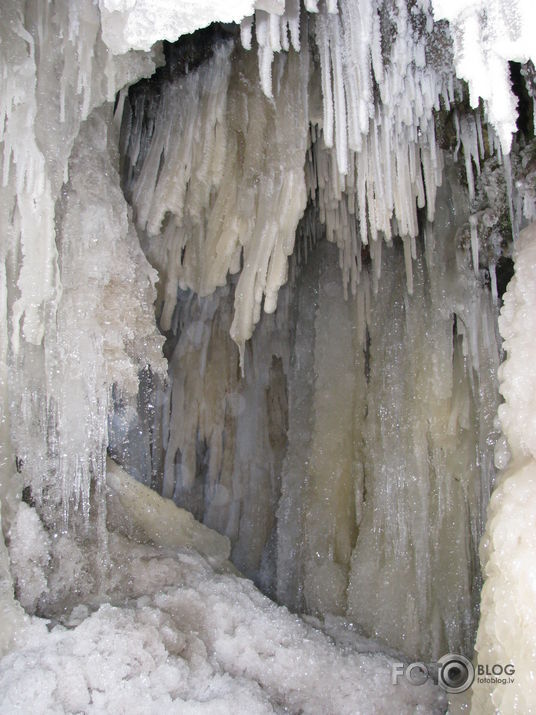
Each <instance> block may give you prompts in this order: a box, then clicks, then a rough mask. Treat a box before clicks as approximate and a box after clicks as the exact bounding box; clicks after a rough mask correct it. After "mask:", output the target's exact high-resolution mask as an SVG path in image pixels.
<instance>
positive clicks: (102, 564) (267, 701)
mask: <svg viewBox="0 0 536 715" xmlns="http://www.w3.org/2000/svg"><path fill="white" fill-rule="evenodd" d="M123 475H124V473H123ZM117 478H118V477H117V476H116V478H115V481H114V480H111V484H112V486H113V485H114V484H115V483H116V481H117ZM140 488H141V489H142V490H143V489H146V488H145V487H141V485H140ZM146 491H147V492H148V490H146ZM155 497H156V500H153V501H152V502H150V503H149V502H147V505H148V508H147V512H151V513H152V515H153V517H154V521H153V523H152V524H151V526H150V527H149V526H148V524H147V521H145V522H144V523H142V522H141V521H140V520H139V519H137V520H136V518H134V520H133V521H134V528H135V529H136V531H135V532H134V531H132V528H133V527H132V521H131V525H130V527H129V528H130V529H131V533H132V534H134V533H136V534H137V536H138V538H139V537H140V534H141V533H142V530H144V531H145V534H147V533H148V531H150V529H153V531H152V540H153V542H154V541H156V540H158V539H159V533H158V526H157V525H158V524H162V533H161V534H160V535H161V536H163V538H164V540H165V538H166V536H165V533H164V532H166V529H167V526H166V524H169V523H170V522H169V514H168V516H167V517H166V519H167V522H166V520H165V519H164V518H163V517H162V514H163V513H164V511H165V510H168V511H169V509H168V507H169V503H168V502H167V500H164V499H161V498H160V497H158V496H157V495H155ZM158 500H160V502H158ZM130 506H131V505H128V504H126V502H125V503H123V505H122V507H121V508H123V509H124V511H125V510H128V509H129V508H130ZM108 507H109V514H108V517H109V524H110V521H114V519H115V526H116V528H117V526H118V524H120V522H121V519H120V518H119V517H118V509H119V507H118V504H117V503H114V501H113V500H110V499H109V501H108ZM124 511H123V514H122V516H123V517H124V516H125V513H124ZM182 511H183V510H178V509H177V512H178V516H179V518H180V519H183V520H184V514H182V515H181V512H182ZM111 513H112V519H110V514H111ZM188 523H189V527H190V528H189V531H188V537H187V538H188V539H189V540H190V543H191V542H192V539H193V540H194V541H196V540H197V536H196V533H197V532H196V530H195V529H193V528H191V527H192V525H191V523H190V522H188ZM17 525H18V526H17ZM17 528H19V529H20V531H21V532H24V534H25V538H24V544H31V545H33V546H32V552H33V554H35V557H33V561H32V558H26V560H22V559H20V561H19V562H17V559H16V558H15V559H14V571H15V578H16V583H17V590H18V593H19V595H24V594H26V601H25V602H26V603H27V604H28V605H27V608H30V609H31V606H32V604H33V603H35V601H36V594H37V593H38V592H39V590H40V588H42V580H41V579H42V577H43V574H46V576H47V579H48V584H47V590H46V591H44V592H43V593H42V594H41V597H40V600H39V603H40V606H39V609H40V611H41V612H45V611H46V612H47V615H49V616H51V618H50V621H49V622H48V627H47V622H46V621H45V620H44V619H41V618H37V617H34V618H32V620H31V623H30V624H29V625H28V627H27V628H26V630H24V631H23V632H22V633H21V634H20V637H19V639H18V642H17V647H16V649H15V650H14V651H12V652H11V653H10V654H8V655H7V656H5V657H4V658H3V659H2V660H1V661H0V712H1V713H3V714H6V715H7V714H8V713H9V715H12V714H13V713H32V715H36V714H37V713H129V714H131V713H134V714H136V715H138V714H140V715H141V714H142V713H147V714H149V713H179V712H180V713H181V715H185V714H186V713H210V715H216V714H218V713H247V714H248V715H253V714H255V713H274V712H275V713H314V714H315V715H316V714H318V715H320V713H322V715H330V714H333V715H343V714H344V713H353V714H355V713H375V714H376V713H389V714H391V713H400V714H401V713H441V712H444V711H445V700H444V695H443V694H442V693H441V692H440V691H439V690H438V689H437V688H436V687H435V686H433V685H432V684H431V683H430V684H428V683H427V684H426V685H424V686H421V687H415V686H412V685H410V684H409V683H408V682H406V681H405V680H401V681H400V683H399V684H398V685H396V686H393V685H392V684H391V667H390V664H391V662H392V660H393V659H392V658H389V657H388V656H386V655H384V654H382V653H380V652H378V646H377V644H376V643H373V642H369V641H366V640H364V639H363V638H360V637H358V636H357V635H356V634H354V633H353V632H352V630H351V629H346V631H344V630H342V631H341V627H340V623H339V622H338V619H333V622H332V623H331V624H330V628H329V629H330V630H331V633H332V635H333V636H334V638H330V637H328V636H327V635H326V634H325V633H323V632H321V631H320V630H318V629H316V628H314V627H313V626H312V625H311V624H309V623H306V622H305V621H303V620H302V619H301V618H299V617H298V616H295V615H293V614H291V613H290V612H289V611H288V610H287V609H286V608H284V607H280V606H277V605H276V604H275V603H273V602H272V601H270V600H269V599H268V598H266V597H265V596H263V595H262V594H261V593H260V592H259V591H258V590H257V589H256V588H255V586H254V585H253V583H252V582H251V581H249V580H247V579H244V578H242V577H240V576H239V575H238V574H236V572H235V569H234V568H233V567H232V566H231V564H230V563H229V562H228V561H226V560H225V558H223V557H222V555H221V549H220V550H219V553H218V551H217V550H216V551H215V553H213V554H212V555H207V556H201V555H200V554H199V553H198V552H197V551H196V550H194V548H192V547H185V546H182V547H177V546H176V547H170V546H169V545H168V546H157V545H155V544H154V543H153V544H148V543H139V542H137V541H133V540H132V539H129V538H127V537H126V536H125V535H124V534H120V533H118V532H117V531H108V532H107V533H106V539H107V542H108V546H107V556H106V558H104V557H103V550H102V546H100V547H99V546H98V545H97V541H96V540H93V539H91V538H87V539H86V540H85V541H84V540H81V539H80V538H79V539H78V543H75V541H74V540H73V539H72V538H71V537H69V536H67V535H59V536H57V537H55V538H49V537H48V536H47V534H46V532H45V530H44V528H43V526H42V524H41V522H40V521H39V519H38V518H37V515H36V513H35V511H34V510H33V509H31V508H30V507H28V506H27V505H26V504H22V505H21V510H20V514H19V516H18V517H17V519H16V521H15V527H14V529H13V530H12V535H11V552H12V558H13V555H16V554H17V553H19V555H21V554H20V552H19V551H18V540H19V537H18V535H17ZM119 528H122V530H123V532H124V533H125V529H126V527H125V526H124V523H123V526H120V527H119ZM202 529H204V527H202ZM183 531H184V530H183ZM206 531H209V530H208V529H207V530H206ZM29 532H30V533H29ZM166 533H167V532H166ZM199 533H201V534H202V535H204V536H203V538H204V542H203V543H204V544H205V546H206V544H207V543H208V541H207V539H206V536H207V535H206V533H205V531H200V532H199ZM215 536H216V539H221V538H222V537H217V535H215ZM181 538H183V539H184V538H185V537H181ZM101 544H102V536H101ZM19 545H20V544H19ZM219 546H221V544H219ZM207 550H208V549H206V548H205V551H207ZM47 552H48V562H47V555H46V554H47ZM28 594H32V597H29V596H28ZM23 600H24V599H23ZM81 604H84V605H81ZM341 632H342V638H339V637H338V636H337V633H341ZM334 639H335V640H338V641H339V642H338V643H336V642H335V640H334Z"/></svg>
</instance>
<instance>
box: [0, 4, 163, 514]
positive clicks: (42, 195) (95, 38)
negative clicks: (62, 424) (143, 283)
mask: <svg viewBox="0 0 536 715" xmlns="http://www.w3.org/2000/svg"><path fill="white" fill-rule="evenodd" d="M2 20H3V21H2V26H1V28H0V32H1V34H2V42H1V45H0V66H1V68H2V72H1V79H0V82H1V90H0V97H1V100H0V163H1V165H2V185H1V187H0V216H1V220H2V230H3V241H2V247H1V249H0V261H1V263H2V271H1V272H2V275H3V276H5V277H6V283H5V286H4V285H3V287H2V315H3V316H4V318H5V326H4V329H3V337H4V338H5V342H4V341H3V343H4V345H5V350H6V356H5V357H6V359H5V361H3V363H4V369H5V370H6V371H7V372H6V375H7V377H8V380H6V382H4V386H6V385H7V389H6V391H5V393H4V397H5V400H4V402H5V405H6V406H7V410H8V411H9V413H10V424H9V429H10V432H11V435H10V436H11V440H10V441H11V444H10V445H9V452H10V456H9V459H8V461H7V462H3V463H2V469H3V471H6V474H5V475H4V474H2V485H3V489H4V487H5V485H6V484H7V483H8V479H10V478H11V476H12V475H11V474H8V473H7V472H10V471H12V469H13V468H12V465H13V461H14V457H15V455H17V456H18V465H19V467H21V465H22V464H24V479H25V480H26V483H31V484H32V485H33V488H34V492H35V497H36V498H38V497H39V492H40V489H41V487H42V486H43V484H44V482H46V481H47V479H48V477H49V476H50V475H51V474H52V473H53V470H55V469H56V468H57V467H58V462H59V461H61V460H62V459H64V457H63V455H67V454H69V457H68V458H67V461H69V460H70V461H71V463H70V464H69V465H65V464H64V465H63V466H64V469H63V472H62V469H60V473H62V477H61V479H60V482H61V481H62V479H63V480H64V478H67V480H68V482H69V484H68V486H67V488H66V489H63V486H65V485H63V486H62V485H61V483H60V484H59V485H57V489H56V488H55V489H54V490H53V491H54V496H53V499H56V498H57V497H58V495H60V496H59V499H60V500H61V498H62V497H63V496H65V497H66V498H68V497H69V496H72V495H73V493H74V492H79V486H80V484H81V483H83V482H84V480H85V478H86V477H85V476H84V475H87V474H88V472H89V471H90V470H91V469H92V468H93V466H94V464H95V459H96V456H95V453H94V451H95V444H96V443H99V435H98V434H95V431H94V430H92V429H91V426H90V425H84V419H83V418H82V419H80V420H78V419H77V418H78V417H79V412H78V410H80V411H81V412H84V411H87V410H88V409H90V404H99V405H101V408H102V405H103V402H102V400H100V399H99V396H98V395H95V403H88V401H87V400H86V399H85V394H84V395H82V394H81V393H84V389H83V388H82V389H81V390H78V391H76V390H75V391H73V393H72V395H70V397H71V412H70V413H69V416H68V419H71V418H73V414H72V413H73V412H74V413H75V417H74V419H72V421H71V425H73V426H74V425H80V426H81V430H83V429H85V428H86V427H87V428H88V432H89V440H88V441H87V442H86V441H84V442H83V444H80V441H78V442H77V437H79V438H82V437H84V436H83V435H82V437H81V436H80V431H79V432H78V435H77V437H76V436H75V437H74V440H73V443H71V442H69V440H66V441H64V442H61V440H60V441H58V439H57V433H56V430H55V429H54V427H53V425H54V423H55V421H56V418H57V411H58V409H59V411H60V412H61V406H60V407H58V402H61V395H60V394H58V393H59V392H61V386H60V388H58V382H60V381H61V379H62V378H63V377H64V372H65V371H66V370H67V369H68V368H71V367H72V366H68V365H67V364H66V365H63V364H58V363H57V358H58V350H57V344H56V342H55V335H54V333H55V329H56V328H55V326H56V317H57V315H56V313H57V310H58V305H59V303H60V298H61V295H62V278H63V277H62V275H61V266H60V262H61V260H62V259H61V258H60V257H59V256H58V249H57V239H58V236H57V235H56V229H57V225H58V223H59V221H60V217H59V216H56V215H55V211H56V207H57V200H58V198H59V195H60V190H61V188H62V184H63V183H64V182H65V181H67V179H68V167H67V162H68V157H69V154H70V152H71V150H72V148H73V144H74V141H75V137H76V135H77V134H78V131H79V128H80V124H81V122H83V121H84V120H85V119H86V118H87V116H88V115H89V113H90V112H91V110H92V109H93V108H94V107H95V106H98V105H100V104H102V103H103V102H104V101H106V100H113V99H114V96H115V93H116V91H117V90H118V89H119V88H120V87H121V86H122V85H123V84H126V83H128V82H132V81H134V80H136V79H138V78H139V77H141V76H143V75H145V74H150V73H152V72H153V71H154V68H155V59H156V58H157V56H158V52H155V53H149V54H145V55H141V54H140V53H135V52H130V53H128V54H127V55H122V56H117V57H113V56H112V55H111V54H110V53H109V52H108V50H107V48H106V46H105V45H104V44H103V42H102V39H101V37H100V33H99V12H98V9H97V7H96V6H95V4H94V3H93V2H91V0H81V2H77V3H57V4H56V5H55V6H54V8H53V10H52V9H51V8H50V7H49V6H48V4H46V3H45V4H43V3H41V2H34V1H33V0H28V2H25V3H19V2H12V1H11V0H8V2H6V3H3V5H2ZM101 178H102V177H99V180H98V182H97V185H98V183H99V182H100V180H101ZM103 195H106V190H104V188H103ZM106 198H108V197H107V196H106ZM89 205H90V204H89V203H88V208H89ZM125 210H126V207H125ZM81 211H83V208H82V207H81ZM104 213H105V212H104ZM100 238H101V240H103V239H104V237H103V236H101V237H100ZM79 267H80V266H79ZM80 275H83V272H81V273H80V274H79V276H77V277H76V280H77V284H80V282H81V283H82V284H83V283H84V281H83V280H82V281H80ZM67 282H68V281H67ZM71 287H74V286H73V284H71ZM95 297H96V296H95ZM66 309H67V308H66V306H65V310H66ZM64 315H65V312H64ZM60 320H61V319H60ZM73 321H74V317H72V320H71V325H72V322H73ZM80 327H81V326H80ZM45 335H46V339H44V336H45ZM66 337H67V338H68V337H69V336H66ZM70 337H71V338H73V337H74V335H73V334H72V333H71V335H70ZM84 337H86V336H84ZM71 347H72V346H71ZM78 348H79V349H80V350H81V351H82V353H83V352H84V348H85V345H84V344H83V341H82V343H80V344H79V346H78ZM73 352H75V351H73ZM77 354H79V353H77ZM73 359H75V358H73ZM78 367H79V366H75V368H74V369H75V371H76V369H78ZM88 381H89V383H90V382H91V375H88ZM64 387H66V386H64ZM86 387H87V385H86ZM88 390H90V391H91V386H90V387H89V388H88ZM86 394H87V390H86ZM77 399H79V400H80V402H78V404H76V400H77ZM63 414H64V417H67V414H66V412H65V411H64V412H63ZM95 419H96V420H97V421H99V420H100V423H102V419H103V415H102V412H101V413H100V414H97V413H96V414H95ZM104 419H106V417H105V416H104ZM91 424H92V425H94V424H95V422H94V421H92V422H91ZM51 427H52V429H51ZM74 443H77V445H76V446H77V452H78V457H77V458H75V456H74V454H73V452H71V451H70V447H69V445H71V446H72V444H74ZM96 449H97V451H99V450H101V446H100V444H99V446H98V447H97V448H96ZM76 459H78V463H77V464H76V465H74V466H73V464H72V461H76ZM101 461H102V460H101ZM71 467H72V469H71ZM67 472H69V476H68V477H67V476H66V474H67ZM81 475H82V476H81ZM19 479H20V478H19ZM77 480H78V483H76V484H75V482H77ZM62 492H63V493H62ZM3 496H4V495H2V497H3ZM7 526H8V524H7Z"/></svg>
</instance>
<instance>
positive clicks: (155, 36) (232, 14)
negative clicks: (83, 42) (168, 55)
mask: <svg viewBox="0 0 536 715" xmlns="http://www.w3.org/2000/svg"><path fill="white" fill-rule="evenodd" d="M272 5H273V3H272ZM254 7H255V2H254V0H216V2H214V0H181V2H180V3H177V2H176V0H99V8H100V11H101V18H102V20H101V22H102V38H103V40H104V42H105V43H106V45H107V46H108V47H109V48H110V50H111V51H112V52H113V53H114V54H123V53H125V52H128V50H131V49H134V50H144V51H148V50H150V49H151V47H152V45H154V44H155V42H159V41H160V40H169V41H170V42H175V40H177V39H178V38H179V37H180V36H181V35H188V34H190V33H191V32H194V31H195V30H197V29H199V28H201V27H206V26H207V25H210V23H211V22H238V23H239V22H240V21H241V20H242V18H244V17H246V16H248V15H251V14H252V12H253V10H254Z"/></svg>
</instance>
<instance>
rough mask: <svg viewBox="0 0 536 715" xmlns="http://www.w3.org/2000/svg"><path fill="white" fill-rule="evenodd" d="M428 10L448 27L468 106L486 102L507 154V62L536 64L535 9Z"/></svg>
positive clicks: (467, 6)
mask: <svg viewBox="0 0 536 715" xmlns="http://www.w3.org/2000/svg"><path fill="white" fill-rule="evenodd" d="M431 4H432V6H433V10H434V17H435V19H436V20H439V19H440V18H445V19H446V20H448V21H449V23H450V26H451V31H452V37H453V41H454V63H455V67H456V74H457V76H458V77H459V78H460V79H464V80H465V81H466V82H467V84H468V86H469V92H470V102H471V106H472V107H473V108H474V109H476V108H477V107H478V103H479V100H480V98H482V99H483V100H484V106H485V110H486V117H487V120H488V122H489V123H490V124H492V125H493V127H494V128H495V131H496V132H497V135H498V137H499V140H500V142H501V147H502V150H503V152H504V153H505V154H508V153H509V151H510V146H511V143H512V135H513V134H515V132H516V119H517V113H516V105H517V100H516V98H515V97H514V95H513V93H512V89H511V81H510V71H509V68H508V61H509V60H515V61H516V62H527V60H530V59H532V60H534V59H536V46H535V44H534V32H533V28H534V25H535V23H536V8H535V6H534V3H532V2H530V0H512V1H511V2H505V0H477V1H476V2H475V0H460V2H450V0H431Z"/></svg>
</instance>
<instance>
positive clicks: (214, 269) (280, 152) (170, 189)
mask: <svg viewBox="0 0 536 715" xmlns="http://www.w3.org/2000/svg"><path fill="white" fill-rule="evenodd" d="M231 51H232V47H231V46H230V45H229V44H224V45H222V46H221V47H219V48H218V49H216V51H215V55H214V57H213V59H212V60H210V61H209V62H208V63H207V64H206V65H205V66H203V67H202V68H201V69H200V70H198V71H196V72H192V73H190V74H189V75H186V76H185V77H182V78H179V79H178V80H175V81H171V82H169V83H166V86H165V88H164V91H162V93H161V94H160V96H159V97H157V98H152V96H151V95H150V94H149V96H148V97H145V96H144V94H143V93H142V94H140V95H139V96H138V98H137V100H135V104H134V106H133V107H130V105H129V104H128V105H127V120H126V121H125V122H124V124H123V128H125V127H126V132H128V134H127V136H126V141H127V146H126V149H125V155H126V157H127V163H128V164H129V166H130V169H129V171H128V175H127V177H126V182H125V185H126V192H127V195H128V196H129V197H130V199H131V201H132V204H133V206H134V208H135V212H136V220H137V224H138V226H139V228H140V229H141V230H142V231H144V233H145V243H144V247H145V250H146V253H147V255H148V257H149V260H150V261H151V263H152V264H153V265H154V266H156V267H157V268H158V270H159V272H160V277H161V284H162V291H163V294H162V295H161V300H162V303H163V308H162V317H161V325H162V328H163V329H164V330H167V329H169V327H170V324H171V318H172V315H173V310H174V308H175V302H176V294H177V289H178V287H181V288H187V287H188V288H192V289H194V290H195V291H196V292H197V293H199V294H200V295H202V296H204V295H208V294H210V293H212V292H213V291H214V289H215V288H216V287H217V286H223V285H225V283H226V281H227V275H228V273H231V274H233V273H237V272H239V271H240V278H239V281H238V284H237V288H236V292H235V315H234V320H233V324H232V326H231V335H232V336H233V338H234V339H235V341H236V342H237V343H238V345H239V346H240V348H241V351H242V352H243V350H244V345H245V342H246V340H248V338H249V337H250V336H251V334H252V332H253V328H254V326H255V324H256V323H257V322H258V321H259V318H260V314H261V306H262V305H263V306H264V310H265V311H266V312H272V311H273V310H275V307H276V301H277V293H278V290H279V288H280V287H281V285H283V283H285V282H286V280H287V270H288V268H287V262H288V257H289V256H290V254H291V253H292V251H293V248H294V237H295V231H296V226H297V224H298V221H299V219H300V217H301V215H302V214H303V211H304V209H305V203H306V192H305V178H304V171H303V163H304V156H305V150H306V141H307V126H308V98H307V87H308V67H309V57H308V54H307V52H305V51H303V52H302V53H301V54H300V55H297V54H295V53H291V54H289V55H280V56H279V57H278V58H277V60H276V63H275V65H274V66H275V67H276V68H277V73H278V87H277V90H276V92H275V98H274V100H273V101H272V102H271V101H269V100H268V99H267V98H266V97H265V96H264V95H263V93H262V91H261V89H260V87H259V85H258V81H257V77H256V66H255V63H254V61H253V58H251V57H250V56H249V55H247V54H246V53H243V52H242V53H238V55H235V56H234V61H233V62H232V63H231V58H230V54H231ZM146 102H148V103H149V110H148V114H149V115H150V116H151V117H154V119H153V120H152V121H151V123H150V125H149V126H150V130H149V131H146V127H147V123H144V116H145V115H144V105H145V103H146Z"/></svg>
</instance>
